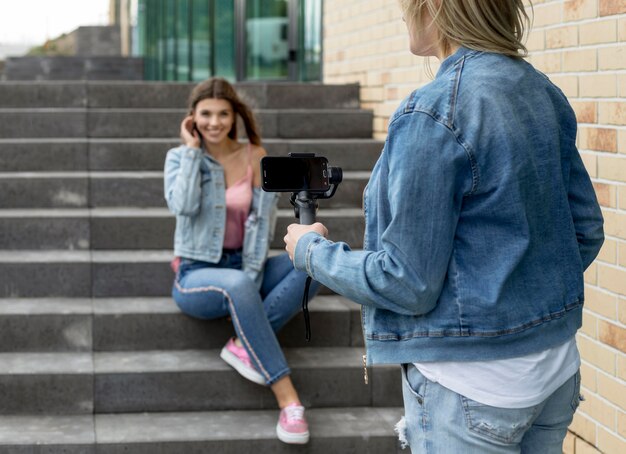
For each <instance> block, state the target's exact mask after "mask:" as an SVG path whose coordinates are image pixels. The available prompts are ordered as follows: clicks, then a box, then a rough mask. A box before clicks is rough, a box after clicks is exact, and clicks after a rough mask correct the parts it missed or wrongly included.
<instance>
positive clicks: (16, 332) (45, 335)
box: [0, 295, 363, 353]
mask: <svg viewBox="0 0 626 454" xmlns="http://www.w3.org/2000/svg"><path fill="white" fill-rule="evenodd" d="M309 310H310V315H311V327H312V339H311V341H310V342H306V340H305V336H304V317H303V315H302V313H298V314H296V316H295V317H294V318H293V319H292V320H291V321H290V322H289V323H288V324H287V325H286V326H285V327H284V328H283V329H282V330H281V331H280V334H279V340H280V343H281V345H283V346H284V347H304V346H307V347H331V346H335V347H350V346H352V347H357V346H362V345H363V335H362V330H361V319H360V312H359V306H358V305H356V304H355V303H353V302H351V301H349V300H347V299H345V298H343V297H341V296H338V295H318V296H316V297H315V298H314V299H312V300H311V301H310V303H309ZM232 335H234V331H233V328H232V323H231V322H230V321H229V320H227V319H226V318H223V319H217V320H198V319H194V318H191V317H188V316H186V315H184V314H183V313H182V312H181V311H180V310H179V309H178V307H176V304H175V303H174V302H173V300H172V299H171V298H170V297H163V298H142V297H137V298H96V299H91V298H35V299H32V298H31V299H28V298H13V299H0V352H5V353H16V352H89V351H92V350H94V351H132V350H183V349H211V348H221V347H222V346H223V344H224V342H225V339H227V338H229V337H230V336H232Z"/></svg>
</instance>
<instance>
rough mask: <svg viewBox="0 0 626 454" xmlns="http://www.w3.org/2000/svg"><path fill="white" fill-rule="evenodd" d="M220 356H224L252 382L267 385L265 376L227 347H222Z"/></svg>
mask: <svg viewBox="0 0 626 454" xmlns="http://www.w3.org/2000/svg"><path fill="white" fill-rule="evenodd" d="M220 358H222V359H223V360H224V361H226V363H228V364H229V365H230V366H232V367H233V368H234V369H235V370H236V371H237V372H239V374H240V375H241V376H242V377H244V378H247V379H248V380H250V381H251V382H254V383H257V384H259V385H264V386H265V385H266V383H265V379H264V378H263V376H262V375H261V374H260V373H258V372H257V371H255V370H252V369H250V368H249V367H247V366H246V365H245V364H243V363H242V362H241V360H240V359H239V358H237V356H236V355H234V354H232V353H231V352H229V351H228V350H227V349H226V347H224V348H222V351H221V353H220Z"/></svg>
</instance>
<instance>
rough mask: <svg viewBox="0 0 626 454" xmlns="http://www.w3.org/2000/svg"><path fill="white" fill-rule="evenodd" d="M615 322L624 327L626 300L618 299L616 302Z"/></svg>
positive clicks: (625, 323)
mask: <svg viewBox="0 0 626 454" xmlns="http://www.w3.org/2000/svg"><path fill="white" fill-rule="evenodd" d="M617 305H618V307H617V320H618V321H619V322H620V323H621V324H622V325H626V298H624V297H620V298H619V299H618V301H617Z"/></svg>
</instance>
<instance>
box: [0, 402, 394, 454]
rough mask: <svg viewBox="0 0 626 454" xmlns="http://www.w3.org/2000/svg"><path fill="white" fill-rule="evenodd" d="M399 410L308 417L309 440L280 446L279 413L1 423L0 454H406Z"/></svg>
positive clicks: (332, 411)
mask: <svg viewBox="0 0 626 454" xmlns="http://www.w3.org/2000/svg"><path fill="white" fill-rule="evenodd" d="M402 414H403V410H402V409H401V408H398V407H384V408H366V407H365V408H363V407H350V408H320V409H308V410H307V412H306V417H307V420H308V422H309V431H310V433H311V439H310V441H309V444H308V445H306V446H290V445H286V444H284V443H282V442H280V441H279V440H278V439H277V438H276V421H277V418H278V412H277V410H274V409H272V410H256V411H250V410H245V411H220V412H189V413H144V414H103V415H95V416H88V415H86V416H56V417H50V416H0V450H3V451H2V452H7V453H9V452H10V453H20V454H22V453H26V452H29V453H32V452H45V453H46V454H60V453H66V454H78V453H84V454H95V453H96V452H98V453H99V454H122V453H129V452H130V453H133V454H154V453H159V454H180V453H187V454H195V453H220V454H286V453H294V452H306V453H307V454H345V453H354V452H359V453H363V454H382V453H384V454H401V453H404V452H405V451H401V450H400V448H399V447H398V441H397V437H396V435H395V434H394V431H393V427H394V425H395V424H396V422H397V421H398V420H399V419H400V417H401V416H402Z"/></svg>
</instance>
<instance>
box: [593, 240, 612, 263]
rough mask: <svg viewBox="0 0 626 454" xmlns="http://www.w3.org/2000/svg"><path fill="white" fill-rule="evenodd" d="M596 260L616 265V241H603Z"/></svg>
mask: <svg viewBox="0 0 626 454" xmlns="http://www.w3.org/2000/svg"><path fill="white" fill-rule="evenodd" d="M596 260H600V261H601V262H605V263H610V264H613V265H616V264H617V241H614V240H610V239H606V240H604V244H603V245H602V249H600V253H599V254H598V257H597V259H596Z"/></svg>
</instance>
